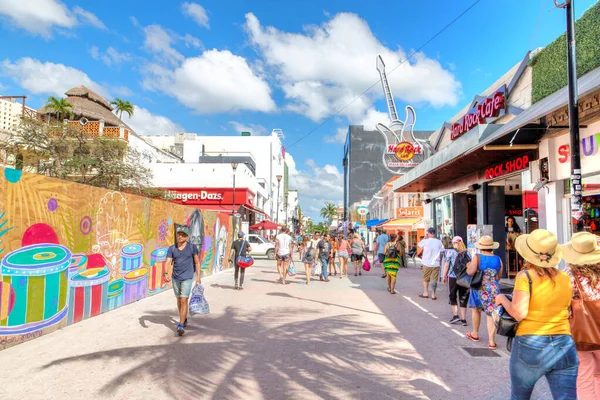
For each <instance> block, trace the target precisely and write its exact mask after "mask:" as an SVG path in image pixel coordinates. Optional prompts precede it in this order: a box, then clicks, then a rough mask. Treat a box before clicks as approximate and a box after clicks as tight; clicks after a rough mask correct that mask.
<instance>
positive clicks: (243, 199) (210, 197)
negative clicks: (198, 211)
mask: <svg viewBox="0 0 600 400" xmlns="http://www.w3.org/2000/svg"><path fill="white" fill-rule="evenodd" d="M165 190H166V191H167V193H166V195H165V198H166V200H169V201H172V202H175V203H179V204H185V205H232V204H248V205H250V206H252V199H254V193H252V192H251V191H250V190H248V189H247V188H235V199H234V197H233V188H166V189H165Z"/></svg>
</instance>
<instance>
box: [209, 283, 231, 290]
mask: <svg viewBox="0 0 600 400" xmlns="http://www.w3.org/2000/svg"><path fill="white" fill-rule="evenodd" d="M210 287H214V288H217V289H229V290H235V286H233V285H221V284H218V283H213V284H212V285H210Z"/></svg>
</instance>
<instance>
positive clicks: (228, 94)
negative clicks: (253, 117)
mask: <svg viewBox="0 0 600 400" xmlns="http://www.w3.org/2000/svg"><path fill="white" fill-rule="evenodd" d="M143 73H144V75H145V77H144V80H143V86H144V87H145V88H146V89H150V90H160V91H162V92H164V93H166V94H168V95H170V96H172V97H175V98H176V99H177V100H178V101H179V102H180V103H182V104H184V105H186V106H187V107H189V108H191V109H193V110H194V111H196V112H197V113H199V114H211V113H220V112H232V111H240V110H248V111H262V112H269V111H273V110H275V102H274V101H273V99H272V98H271V89H270V88H269V85H268V84H267V82H266V81H265V80H264V79H262V78H261V77H259V76H257V75H256V74H255V73H254V72H253V71H252V69H251V68H250V66H249V65H248V63H247V62H246V59H245V58H243V57H240V56H237V55H235V54H232V53H231V52H230V51H229V50H223V51H219V50H216V49H213V50H208V51H204V52H203V53H202V55H200V56H198V57H192V58H188V59H185V60H184V61H183V62H182V63H181V65H179V66H178V67H176V68H175V69H174V70H171V69H169V68H165V67H163V66H160V65H157V64H150V65H147V66H146V67H145V68H144V70H143Z"/></svg>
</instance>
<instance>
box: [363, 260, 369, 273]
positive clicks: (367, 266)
mask: <svg viewBox="0 0 600 400" xmlns="http://www.w3.org/2000/svg"><path fill="white" fill-rule="evenodd" d="M363 269H364V270H365V271H370V270H371V263H370V262H369V259H368V258H367V257H365V262H364V263H363Z"/></svg>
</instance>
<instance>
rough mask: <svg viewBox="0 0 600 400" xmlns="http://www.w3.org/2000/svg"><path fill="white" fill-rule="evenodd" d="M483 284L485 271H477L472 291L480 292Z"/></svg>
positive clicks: (473, 277) (472, 278) (472, 281)
mask: <svg viewBox="0 0 600 400" xmlns="http://www.w3.org/2000/svg"><path fill="white" fill-rule="evenodd" d="M482 284H483V271H482V270H480V269H477V272H475V275H473V276H472V277H471V289H474V290H479V289H480V288H481V285H482Z"/></svg>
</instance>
